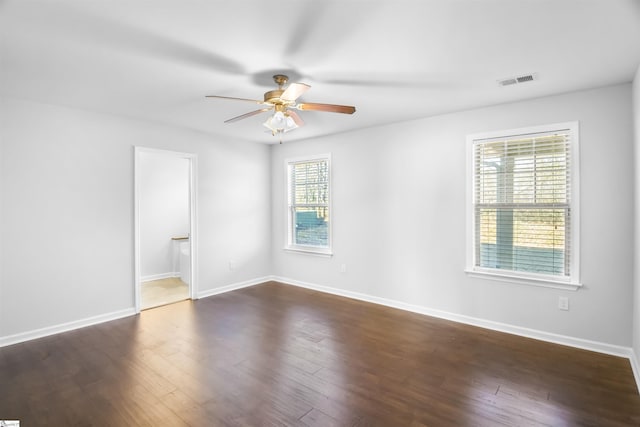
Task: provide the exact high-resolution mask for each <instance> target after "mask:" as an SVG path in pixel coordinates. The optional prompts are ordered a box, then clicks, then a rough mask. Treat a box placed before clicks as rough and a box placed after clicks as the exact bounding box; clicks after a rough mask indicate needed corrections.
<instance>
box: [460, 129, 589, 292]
mask: <svg viewBox="0 0 640 427" xmlns="http://www.w3.org/2000/svg"><path fill="white" fill-rule="evenodd" d="M468 144H469V148H470V150H469V151H470V152H471V153H470V161H471V172H472V173H471V175H472V183H471V187H472V194H471V195H470V199H471V203H470V207H471V209H470V210H471V212H470V213H469V216H470V222H471V227H470V228H471V232H470V233H468V234H469V235H470V236H469V240H470V242H469V245H468V249H467V251H468V256H467V258H468V264H470V265H468V267H467V271H468V272H471V273H478V274H489V275H493V276H494V277H498V278H502V279H507V280H510V281H513V280H514V279H515V280H516V281H520V282H525V283H534V284H546V285H547V286H549V285H552V286H553V285H555V286H556V287H567V288H574V289H575V288H577V286H579V281H578V272H579V267H578V250H577V248H578V245H577V241H578V230H579V227H578V210H577V208H578V203H577V196H578V163H577V159H578V155H577V153H578V125H577V123H565V124H560V125H551V126H544V127H537V128H531V129H519V130H515V131H508V132H500V133H492V134H485V135H475V136H470V137H469V138H468Z"/></svg>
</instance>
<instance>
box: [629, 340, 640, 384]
mask: <svg viewBox="0 0 640 427" xmlns="http://www.w3.org/2000/svg"><path fill="white" fill-rule="evenodd" d="M629 362H630V363H631V370H632V371H633V377H634V378H635V379H636V387H638V393H640V365H639V364H638V358H637V355H636V352H635V351H634V350H633V349H631V355H630V356H629Z"/></svg>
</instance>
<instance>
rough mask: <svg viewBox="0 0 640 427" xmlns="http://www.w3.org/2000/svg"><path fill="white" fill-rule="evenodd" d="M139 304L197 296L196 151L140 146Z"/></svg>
mask: <svg viewBox="0 0 640 427" xmlns="http://www.w3.org/2000/svg"><path fill="white" fill-rule="evenodd" d="M134 155H135V160H134V163H135V189H134V199H135V201H134V203H135V204H134V206H135V213H134V216H135V219H134V221H135V280H134V281H135V309H136V312H137V313H139V312H140V311H141V310H145V309H148V308H154V307H158V306H162V305H166V304H171V303H174V302H178V301H183V300H185V299H196V298H197V291H196V290H197V277H196V274H195V273H196V271H197V269H196V260H197V256H196V255H197V254H196V248H197V245H196V244H195V243H196V241H197V233H196V226H195V225H196V216H195V214H196V194H197V192H196V160H197V157H196V155H195V154H191V153H180V152H174V151H166V150H158V149H152V148H145V147H135V153H134Z"/></svg>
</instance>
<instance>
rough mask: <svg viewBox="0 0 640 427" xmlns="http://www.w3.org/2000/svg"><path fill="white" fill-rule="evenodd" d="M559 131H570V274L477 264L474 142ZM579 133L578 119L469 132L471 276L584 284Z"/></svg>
mask: <svg viewBox="0 0 640 427" xmlns="http://www.w3.org/2000/svg"><path fill="white" fill-rule="evenodd" d="M557 131H568V132H569V134H570V142H569V144H570V148H571V150H570V157H569V162H570V171H569V186H570V188H571V199H570V201H569V209H570V212H571V221H570V223H569V233H570V234H569V235H570V236H571V237H570V239H571V241H570V242H569V245H570V246H569V247H570V251H571V258H570V260H569V270H570V275H569V276H566V277H565V276H559V275H550V274H540V273H532V272H523V271H516V270H500V269H495V268H490V267H479V266H476V253H477V252H476V242H475V230H476V215H475V207H476V203H475V202H476V201H475V191H474V190H475V176H476V173H475V172H476V171H475V167H476V163H475V161H474V155H475V153H474V144H475V143H476V141H486V140H496V139H511V138H515V137H523V136H524V137H526V136H530V135H531V136H532V135H534V134H542V133H552V132H557ZM579 140H580V135H579V122H578V121H572V122H563V123H555V124H548V125H541V126H531V127H525V128H517V129H508V130H498V131H490V132H483V133H476V134H470V135H467V147H466V148H467V152H466V155H467V164H466V171H467V180H466V181H467V191H466V195H467V200H466V207H467V209H466V224H467V228H466V268H465V272H466V273H467V275H468V276H471V277H477V278H483V279H489V280H496V281H502V282H508V283H516V284H524V285H534V286H542V287H550V288H556V289H565V290H577V289H579V288H580V287H581V286H582V284H581V282H580V164H579V163H580V162H579V160H580V143H579Z"/></svg>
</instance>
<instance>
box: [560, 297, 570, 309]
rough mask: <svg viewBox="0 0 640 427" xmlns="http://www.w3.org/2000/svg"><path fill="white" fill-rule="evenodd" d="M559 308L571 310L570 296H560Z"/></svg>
mask: <svg viewBox="0 0 640 427" xmlns="http://www.w3.org/2000/svg"><path fill="white" fill-rule="evenodd" d="M558 308H559V309H560V310H569V297H558Z"/></svg>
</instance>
